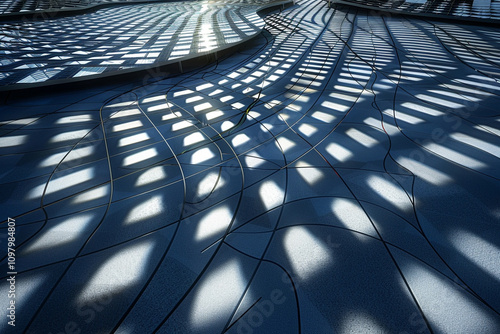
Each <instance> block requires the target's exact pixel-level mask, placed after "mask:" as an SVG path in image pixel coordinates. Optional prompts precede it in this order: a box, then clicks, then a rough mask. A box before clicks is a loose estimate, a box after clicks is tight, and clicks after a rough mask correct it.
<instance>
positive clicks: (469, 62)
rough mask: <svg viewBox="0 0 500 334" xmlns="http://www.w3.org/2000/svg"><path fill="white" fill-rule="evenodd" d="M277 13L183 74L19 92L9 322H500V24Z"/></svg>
mask: <svg viewBox="0 0 500 334" xmlns="http://www.w3.org/2000/svg"><path fill="white" fill-rule="evenodd" d="M264 21H265V26H264V31H263V33H262V34H261V35H259V36H258V38H257V39H254V40H252V41H251V42H247V44H246V45H245V48H244V49H243V50H242V51H239V52H238V53H235V54H233V55H232V56H230V57H227V58H226V59H224V60H220V61H218V62H216V63H214V64H212V65H210V66H207V67H204V68H200V69H198V70H194V71H191V72H188V73H185V74H181V75H177V76H170V77H165V78H158V77H157V78H155V79H152V78H147V77H139V78H138V79H137V80H136V81H134V80H131V79H128V80H126V81H123V82H121V83H114V84H106V83H102V84H101V85H97V84H92V85H89V86H88V87H84V88H73V89H70V90H58V89H57V88H55V89H54V90H53V91H49V92H45V93H36V92H31V93H26V94H23V93H22V92H17V93H16V94H9V95H7V94H4V96H3V100H2V101H3V102H2V105H1V109H0V118H1V126H0V148H1V149H0V162H1V163H0V190H1V192H0V193H1V195H0V203H1V207H2V210H1V212H2V214H3V215H4V217H3V218H2V221H3V222H2V224H1V230H0V235H1V236H2V238H1V239H0V245H1V247H2V248H3V249H2V253H1V254H2V256H4V255H5V253H3V252H4V251H5V250H6V247H7V237H8V234H7V232H8V230H7V217H11V218H14V219H15V221H16V263H15V270H16V271H17V274H16V299H15V300H16V327H15V328H12V327H11V326H9V325H8V323H7V320H8V319H7V317H6V316H5V312H6V311H5V310H6V308H7V307H8V303H9V298H8V297H7V296H8V290H9V284H8V282H7V280H6V278H7V276H9V275H7V270H8V269H7V261H8V259H7V257H3V258H2V261H3V262H2V266H1V268H2V271H3V272H2V274H1V276H2V280H1V281H0V309H2V310H4V311H2V319H3V320H2V321H0V331H1V332H12V333H16V332H19V333H21V332H27V333H49V332H52V333H59V332H79V331H81V333H111V332H116V333H153V332H158V333H226V332H227V333H239V334H241V333H273V332H274V333H286V334H288V333H428V332H433V333H498V332H500V315H499V312H500V290H499V289H498V285H499V280H500V271H499V268H500V241H499V240H500V238H499V237H500V226H499V224H500V201H499V196H498V194H499V190H500V183H499V178H500V168H499V158H500V139H499V135H500V118H499V112H498V110H499V109H498V105H499V103H500V84H499V80H500V70H499V65H500V63H499V59H498V56H497V55H498V50H499V44H500V33H499V32H498V31H497V30H496V29H495V28H492V27H482V26H474V25H462V24H460V23H443V22H432V21H429V20H421V19H417V18H404V17H388V16H383V17H381V16H377V15H369V14H367V13H365V12H362V11H359V10H357V9H354V8H347V7H342V9H336V8H328V6H327V4H326V2H323V1H317V0H303V1H298V2H297V3H296V5H294V6H292V7H290V8H289V9H286V10H283V11H276V12H272V13H268V14H267V15H266V16H265V17H264Z"/></svg>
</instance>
